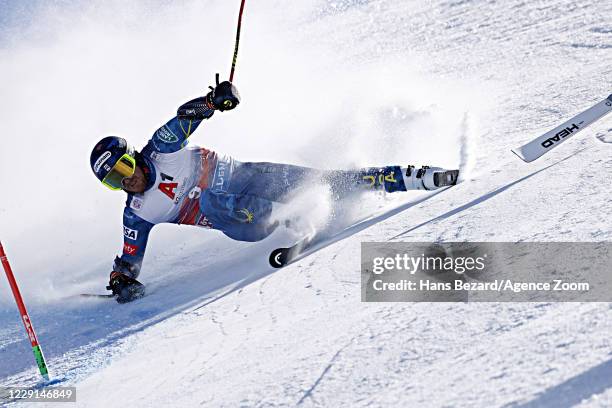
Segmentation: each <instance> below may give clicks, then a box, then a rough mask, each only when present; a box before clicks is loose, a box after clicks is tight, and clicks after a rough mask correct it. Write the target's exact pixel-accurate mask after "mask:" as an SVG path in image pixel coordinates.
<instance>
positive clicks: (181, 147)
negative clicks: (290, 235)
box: [90, 81, 458, 303]
mask: <svg viewBox="0 0 612 408" xmlns="http://www.w3.org/2000/svg"><path fill="white" fill-rule="evenodd" d="M217 82H218V81H217ZM239 103H240V95H239V94H238V91H237V90H236V88H235V87H234V85H233V84H231V83H230V82H228V81H225V82H222V83H220V84H219V83H217V86H216V87H215V88H214V89H212V87H211V91H210V92H209V93H208V94H207V95H206V96H204V97H200V98H196V99H194V100H192V101H189V102H187V103H185V104H183V105H182V106H180V107H179V108H178V111H177V114H176V116H175V117H174V118H172V119H170V121H168V122H167V123H166V124H165V125H163V126H162V127H161V128H159V129H158V130H157V131H156V132H155V133H154V134H153V137H152V138H151V139H150V140H149V142H148V143H147V145H146V146H145V147H144V148H143V149H142V150H141V151H140V152H138V151H136V150H135V149H134V148H133V147H132V146H130V145H129V144H128V143H127V142H126V140H125V139H122V138H120V137H116V136H109V137H105V138H104V139H102V140H100V141H99V142H98V143H97V144H96V146H95V147H94V148H93V151H92V153H91V158H90V163H91V168H92V170H93V172H94V173H95V175H96V177H97V178H98V179H99V180H100V181H101V182H102V184H104V185H105V186H107V187H108V188H110V189H112V190H123V191H125V192H126V193H128V197H127V201H126V206H125V209H124V211H123V234H124V244H123V254H122V255H121V257H116V258H115V262H114V265H113V270H112V272H111V274H110V282H109V286H108V287H107V289H109V290H111V291H112V292H113V295H114V296H115V298H116V300H117V301H118V302H119V303H125V302H129V301H131V300H134V299H137V298H139V297H142V296H143V295H144V293H145V291H144V285H142V284H141V283H140V282H138V281H137V280H136V278H137V277H138V275H139V273H140V267H141V265H142V261H143V257H144V253H145V248H146V245H147V239H148V237H149V233H150V232H151V229H152V228H153V226H154V225H156V224H159V223H164V222H166V223H173V224H188V225H195V226H199V227H204V228H214V229H217V230H220V231H222V232H223V233H224V234H225V235H227V236H228V237H230V238H232V239H236V240H240V241H259V240H261V239H263V238H265V237H267V236H268V235H270V234H271V233H272V231H274V230H275V229H276V228H277V227H278V226H279V225H280V223H279V221H278V220H275V221H273V219H274V218H275V217H272V214H273V212H274V208H277V207H278V205H279V204H278V203H283V202H285V203H286V202H287V201H288V198H289V195H290V193H292V192H295V191H296V190H297V189H298V188H299V187H300V186H303V185H304V184H306V183H311V182H324V183H326V184H327V185H329V187H330V189H331V191H332V193H333V196H334V197H343V196H346V195H348V194H350V193H354V192H357V191H360V190H364V189H372V190H384V191H387V192H395V191H406V190H433V189H437V188H439V187H443V186H447V185H452V184H455V183H456V181H457V176H458V171H457V170H449V171H447V170H444V169H441V168H433V167H432V168H429V167H423V168H421V169H418V170H417V169H415V168H414V166H408V167H405V168H401V167H399V166H386V167H380V168H379V167H376V168H366V169H361V170H354V171H345V170H336V171H323V170H316V169H311V168H307V167H299V166H293V165H289V164H280V163H246V162H239V161H237V160H234V159H233V158H231V157H228V156H223V155H219V154H217V153H215V152H213V151H210V150H208V149H206V148H203V147H198V146H193V145H190V146H187V143H188V138H189V136H191V134H192V133H193V132H194V131H195V130H196V129H197V128H198V126H199V125H200V123H201V122H202V121H203V120H204V119H209V118H210V117H211V116H212V115H213V113H214V112H215V111H216V110H219V111H226V110H231V109H234V108H235V107H236V106H237V105H238V104H239Z"/></svg>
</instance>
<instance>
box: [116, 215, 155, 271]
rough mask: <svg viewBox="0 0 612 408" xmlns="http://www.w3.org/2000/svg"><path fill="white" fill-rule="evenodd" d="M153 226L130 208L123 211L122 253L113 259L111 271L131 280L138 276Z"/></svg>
mask: <svg viewBox="0 0 612 408" xmlns="http://www.w3.org/2000/svg"><path fill="white" fill-rule="evenodd" d="M154 225H155V224H152V223H150V222H148V221H145V220H143V219H142V218H140V217H139V216H137V215H136V214H134V213H133V212H132V210H131V209H130V208H125V210H124V211H123V253H122V255H121V257H117V258H115V263H114V265H113V270H114V271H116V272H121V273H123V274H126V275H128V276H130V277H132V278H134V279H135V278H137V277H138V275H139V274H140V267H141V265H142V260H143V258H144V254H145V249H146V247H147V241H148V240H149V232H151V229H152V228H153V226H154Z"/></svg>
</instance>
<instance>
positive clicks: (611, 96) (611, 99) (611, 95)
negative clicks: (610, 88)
mask: <svg viewBox="0 0 612 408" xmlns="http://www.w3.org/2000/svg"><path fill="white" fill-rule="evenodd" d="M608 100H609V101H610V102H612V94H610V96H608Z"/></svg>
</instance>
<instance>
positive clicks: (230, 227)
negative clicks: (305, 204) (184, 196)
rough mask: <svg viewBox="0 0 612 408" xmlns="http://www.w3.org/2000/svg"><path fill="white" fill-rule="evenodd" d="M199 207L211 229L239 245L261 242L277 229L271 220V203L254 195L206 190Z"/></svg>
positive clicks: (274, 222) (275, 223)
mask: <svg viewBox="0 0 612 408" xmlns="http://www.w3.org/2000/svg"><path fill="white" fill-rule="evenodd" d="M200 206H201V209H202V213H203V214H205V215H206V218H207V221H208V223H209V224H210V226H211V227H212V228H214V229H218V230H221V231H222V232H223V233H224V234H225V235H227V236H228V237H230V238H232V239H235V240H238V241H251V242H252V241H259V240H262V239H264V238H265V237H267V236H268V235H270V234H271V233H272V232H273V231H274V230H275V229H276V227H277V226H278V225H279V224H278V222H277V221H274V220H272V219H271V215H272V207H273V203H272V202H271V201H269V200H266V199H263V198H260V197H256V196H254V195H247V194H231V193H224V192H221V191H212V190H206V191H205V192H204V193H203V194H202V196H201V198H200Z"/></svg>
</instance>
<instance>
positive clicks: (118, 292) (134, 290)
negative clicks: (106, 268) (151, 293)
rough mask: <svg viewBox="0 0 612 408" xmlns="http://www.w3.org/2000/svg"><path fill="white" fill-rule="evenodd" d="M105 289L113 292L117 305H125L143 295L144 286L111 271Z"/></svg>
mask: <svg viewBox="0 0 612 408" xmlns="http://www.w3.org/2000/svg"><path fill="white" fill-rule="evenodd" d="M106 289H108V290H110V291H112V292H113V295H114V296H115V300H117V302H118V303H127V302H131V301H132V300H136V299H140V298H141V297H143V296H144V295H145V286H144V285H143V284H142V283H140V282H138V281H137V280H136V279H134V278H131V277H129V276H127V275H124V274H123V273H121V272H116V271H113V272H111V274H110V280H109V282H108V286H107V287H106Z"/></svg>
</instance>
